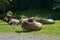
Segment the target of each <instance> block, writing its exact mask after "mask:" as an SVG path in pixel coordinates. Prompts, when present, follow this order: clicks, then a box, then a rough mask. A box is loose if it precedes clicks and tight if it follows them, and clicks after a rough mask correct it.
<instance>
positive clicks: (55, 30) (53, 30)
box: [0, 20, 60, 35]
mask: <svg viewBox="0 0 60 40" xmlns="http://www.w3.org/2000/svg"><path fill="white" fill-rule="evenodd" d="M55 22H56V23H55V24H50V25H49V24H48V25H43V27H42V29H41V30H39V31H32V32H21V31H22V28H21V26H20V25H19V26H11V25H8V24H7V23H5V22H0V33H3V34H4V33H14V34H15V33H19V34H20V32H21V34H25V33H28V34H37V35H41V34H45V35H60V20H56V21H55Z"/></svg>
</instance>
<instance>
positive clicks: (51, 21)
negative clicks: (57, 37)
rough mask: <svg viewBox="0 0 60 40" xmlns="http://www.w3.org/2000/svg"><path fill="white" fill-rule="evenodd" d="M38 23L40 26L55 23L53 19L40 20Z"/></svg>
mask: <svg viewBox="0 0 60 40" xmlns="http://www.w3.org/2000/svg"><path fill="white" fill-rule="evenodd" d="M39 22H40V23H42V24H53V23H55V21H54V20H53V19H40V20H39Z"/></svg>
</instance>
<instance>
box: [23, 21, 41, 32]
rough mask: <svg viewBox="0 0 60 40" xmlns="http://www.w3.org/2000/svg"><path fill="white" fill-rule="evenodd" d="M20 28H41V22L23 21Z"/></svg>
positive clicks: (27, 29) (29, 29)
mask: <svg viewBox="0 0 60 40" xmlns="http://www.w3.org/2000/svg"><path fill="white" fill-rule="evenodd" d="M22 28H23V29H24V30H26V31H34V30H39V29H41V28H42V24H41V23H39V22H28V21H24V23H23V24H22Z"/></svg>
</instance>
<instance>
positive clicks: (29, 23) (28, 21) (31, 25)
mask: <svg viewBox="0 0 60 40" xmlns="http://www.w3.org/2000/svg"><path fill="white" fill-rule="evenodd" d="M4 21H5V22H7V23H8V24H9V25H21V27H22V29H23V30H25V31H34V30H40V29H41V28H42V25H43V24H54V23H55V21H54V20H53V19H40V20H38V21H34V17H30V18H24V19H15V18H4Z"/></svg>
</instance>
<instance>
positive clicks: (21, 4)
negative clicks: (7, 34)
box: [0, 0, 60, 15]
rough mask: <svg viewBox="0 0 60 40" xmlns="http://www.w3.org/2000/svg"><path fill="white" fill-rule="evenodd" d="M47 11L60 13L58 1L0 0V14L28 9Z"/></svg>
mask: <svg viewBox="0 0 60 40" xmlns="http://www.w3.org/2000/svg"><path fill="white" fill-rule="evenodd" d="M34 8H36V9H39V8H41V9H47V10H53V11H58V12H60V11H59V10H60V0H0V14H1V13H3V14H4V15H5V14H6V12H7V11H9V10H11V11H12V12H16V11H21V10H22V11H24V10H28V9H34Z"/></svg>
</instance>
